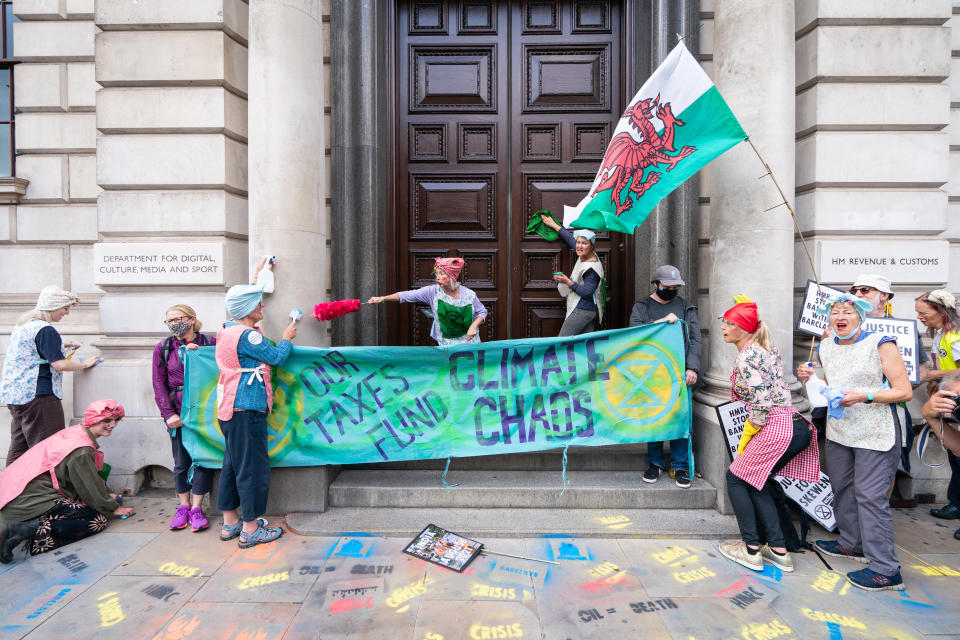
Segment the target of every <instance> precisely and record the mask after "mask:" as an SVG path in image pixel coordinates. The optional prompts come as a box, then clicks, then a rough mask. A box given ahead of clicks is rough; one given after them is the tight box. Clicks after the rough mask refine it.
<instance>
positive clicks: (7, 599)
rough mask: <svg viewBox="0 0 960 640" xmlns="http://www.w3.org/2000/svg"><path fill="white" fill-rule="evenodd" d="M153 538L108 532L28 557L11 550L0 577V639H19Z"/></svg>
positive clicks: (150, 535)
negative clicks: (0, 595) (10, 558)
mask: <svg viewBox="0 0 960 640" xmlns="http://www.w3.org/2000/svg"><path fill="white" fill-rule="evenodd" d="M156 536H157V534H156V533H114V532H109V531H108V532H105V533H101V534H99V535H96V536H91V537H89V538H85V539H83V540H80V541H79V542H75V543H73V544H71V545H67V546H64V547H61V548H59V549H55V550H53V551H49V552H47V553H42V554H40V555H36V556H30V557H27V558H24V555H23V554H24V552H25V551H24V547H23V546H21V547H20V548H18V549H16V550H15V555H14V558H15V560H14V562H13V563H11V564H8V565H4V566H6V567H8V571H6V572H5V573H3V574H2V577H0V582H2V584H3V585H4V588H3V598H2V599H0V637H7V635H8V634H9V636H10V637H13V638H19V637H22V636H23V635H25V634H26V633H28V632H29V631H30V630H32V629H33V628H35V627H37V626H38V625H39V624H41V623H42V622H44V621H45V620H46V619H47V618H49V617H50V616H52V615H53V614H54V613H56V612H57V611H58V610H60V609H61V608H62V607H64V606H65V605H66V604H68V603H69V602H70V601H72V600H73V599H75V598H76V597H77V596H79V595H80V594H82V593H83V592H84V591H85V590H86V589H87V588H88V587H90V586H91V585H93V584H95V583H96V582H97V581H99V580H101V579H102V578H103V577H104V576H106V575H107V574H108V572H110V571H111V570H112V569H113V568H115V567H116V565H117V564H118V563H120V562H122V561H123V560H124V559H125V558H127V557H128V556H130V555H132V554H134V553H135V552H136V551H137V550H138V549H139V548H141V547H142V546H144V545H146V544H149V542H150V541H151V540H153V539H154V538H155V537H156ZM12 585H16V586H15V588H11V586H12Z"/></svg>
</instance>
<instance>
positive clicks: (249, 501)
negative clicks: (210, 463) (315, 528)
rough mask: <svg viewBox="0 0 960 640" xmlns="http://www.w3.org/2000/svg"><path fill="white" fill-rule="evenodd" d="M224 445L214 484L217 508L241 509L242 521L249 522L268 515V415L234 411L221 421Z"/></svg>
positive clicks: (225, 509)
mask: <svg viewBox="0 0 960 640" xmlns="http://www.w3.org/2000/svg"><path fill="white" fill-rule="evenodd" d="M220 430H221V431H222V432H223V439H224V442H225V444H226V451H224V452H223V470H222V471H221V472H220V483H219V484H218V485H217V492H218V495H217V508H218V509H220V510H221V511H229V510H233V509H236V508H237V507H240V510H241V511H242V512H243V519H244V520H245V521H246V522H252V521H254V520H256V519H257V518H259V517H260V516H262V515H263V514H264V513H266V512H267V494H269V492H270V456H269V455H268V454H267V414H266V413H264V412H263V411H237V412H236V413H234V414H233V418H231V419H230V420H227V421H226V422H224V421H223V420H221V421H220Z"/></svg>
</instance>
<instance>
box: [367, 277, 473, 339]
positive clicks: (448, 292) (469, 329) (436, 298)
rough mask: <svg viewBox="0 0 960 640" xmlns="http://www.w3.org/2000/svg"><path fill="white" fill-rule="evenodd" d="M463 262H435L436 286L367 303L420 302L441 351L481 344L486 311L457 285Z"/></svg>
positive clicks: (471, 291) (375, 299)
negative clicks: (428, 313)
mask: <svg viewBox="0 0 960 640" xmlns="http://www.w3.org/2000/svg"><path fill="white" fill-rule="evenodd" d="M462 270H463V258H437V259H436V260H434V266H433V274H434V277H435V278H436V281H437V284H431V285H428V286H426V287H421V288H419V289H413V290H411V291H399V292H397V293H391V294H390V295H388V296H373V297H372V298H370V299H369V300H367V302H369V303H371V304H380V303H381V302H384V301H388V302H420V303H422V304H425V305H428V306H429V307H430V311H431V312H432V313H433V326H432V327H431V328H430V337H431V338H433V339H434V340H436V341H437V344H438V345H440V346H441V347H445V346H447V345H450V344H466V343H473V342H480V336H479V335H477V330H478V328H479V327H480V324H481V323H482V322H483V321H484V320H485V319H486V317H487V308H486V307H484V306H483V303H482V302H480V300H479V299H478V298H477V294H476V293H474V292H473V290H471V289H468V288H467V287H465V286H463V285H461V284H460V282H459V280H460V272H461V271H462Z"/></svg>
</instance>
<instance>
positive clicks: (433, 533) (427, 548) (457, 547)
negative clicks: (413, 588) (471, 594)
mask: <svg viewBox="0 0 960 640" xmlns="http://www.w3.org/2000/svg"><path fill="white" fill-rule="evenodd" d="M482 549H483V544H481V543H479V542H477V541H476V540H471V539H470V538H464V537H463V536H458V535H457V534H455V533H450V532H449V531H447V530H446V529H441V528H440V527H438V526H437V525H435V524H428V525H427V526H426V527H425V528H424V529H423V531H421V532H420V533H418V534H417V535H416V537H414V539H413V540H411V541H410V543H409V544H408V545H407V546H406V548H405V549H404V550H403V552H404V553H406V554H408V555H411V556H413V557H415V558H420V559H421V560H426V561H427V562H432V563H433V564H436V565H439V566H441V567H446V568H447V569H453V570H454V571H456V572H458V573H462V572H463V570H464V569H466V568H467V565H469V564H470V563H471V562H473V559H474V558H476V557H477V554H479V553H480V551H481V550H482Z"/></svg>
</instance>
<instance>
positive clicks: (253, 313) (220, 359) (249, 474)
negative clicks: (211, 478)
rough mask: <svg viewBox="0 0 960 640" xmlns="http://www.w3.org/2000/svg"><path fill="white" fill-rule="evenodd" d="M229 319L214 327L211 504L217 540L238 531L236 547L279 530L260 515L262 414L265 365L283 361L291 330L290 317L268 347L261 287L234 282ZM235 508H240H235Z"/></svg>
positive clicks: (267, 389) (263, 506)
mask: <svg viewBox="0 0 960 640" xmlns="http://www.w3.org/2000/svg"><path fill="white" fill-rule="evenodd" d="M226 307H227V313H228V314H229V315H230V318H231V319H230V320H229V321H228V322H226V323H224V325H223V328H222V329H221V330H220V331H219V332H217V345H216V349H217V350H216V355H215V357H216V360H217V366H218V367H219V368H220V380H219V382H218V384H217V401H218V407H217V419H218V420H219V422H220V431H221V432H222V433H223V440H224V452H223V469H222V471H221V472H220V483H219V485H218V491H217V493H218V495H217V507H218V508H219V509H220V510H221V511H222V512H223V528H222V531H221V532H220V539H221V540H232V539H234V538H236V537H238V536H239V538H240V540H239V542H238V546H240V547H241V548H247V547H252V546H254V545H258V544H262V543H265V542H272V541H273V540H276V539H277V538H279V537H280V536H281V535H282V534H283V530H282V529H281V528H280V527H267V526H265V525H266V521H265V520H263V518H261V517H260V516H262V515H263V514H264V513H266V510H267V495H268V493H269V491H270V456H269V455H268V453H267V414H268V413H270V410H271V409H272V408H273V385H272V384H271V382H270V367H271V366H279V365H281V364H283V363H284V361H286V359H287V357H289V355H290V352H291V350H292V349H293V344H292V343H291V340H293V339H294V338H295V337H296V335H297V328H296V324H295V321H294V322H291V323H290V325H289V326H288V327H287V328H286V329H284V330H283V336H282V339H281V340H280V342H279V343H277V345H276V346H274V345H273V344H272V343H271V342H270V341H269V340H267V339H266V338H264V337H263V334H262V333H260V329H259V327H257V323H258V322H260V321H261V320H263V286H262V285H261V284H238V285H236V286H233V287H230V290H229V291H227V298H226ZM238 507H239V508H240V510H241V512H242V514H243V516H242V517H243V519H242V520H241V516H240V513H238V512H237V509H238Z"/></svg>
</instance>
